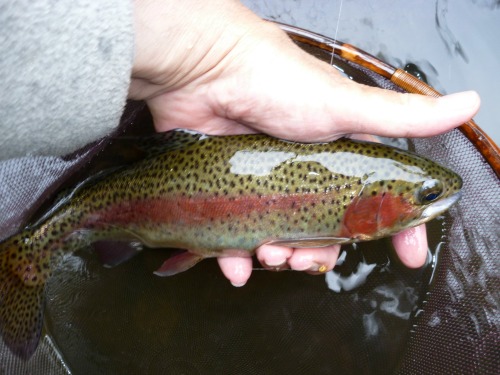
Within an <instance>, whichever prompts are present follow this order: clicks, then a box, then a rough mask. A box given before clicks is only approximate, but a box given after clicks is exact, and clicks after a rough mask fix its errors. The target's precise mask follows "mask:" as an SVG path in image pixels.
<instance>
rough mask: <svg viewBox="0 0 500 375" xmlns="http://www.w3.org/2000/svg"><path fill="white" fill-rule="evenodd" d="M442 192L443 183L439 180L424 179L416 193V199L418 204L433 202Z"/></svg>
mask: <svg viewBox="0 0 500 375" xmlns="http://www.w3.org/2000/svg"><path fill="white" fill-rule="evenodd" d="M441 194H443V184H442V183H441V181H439V180H427V181H425V182H424V183H423V184H422V186H421V187H420V189H419V190H418V193H417V200H418V202H419V203H420V204H427V203H431V202H434V201H435V200H436V199H438V198H439V197H440V196H441Z"/></svg>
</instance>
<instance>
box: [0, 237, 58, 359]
mask: <svg viewBox="0 0 500 375" xmlns="http://www.w3.org/2000/svg"><path fill="white" fill-rule="evenodd" d="M32 239H33V233H31V232H29V231H24V232H22V233H21V234H19V235H16V236H13V237H10V238H8V239H6V240H5V241H3V242H1V243H0V333H1V335H2V338H3V340H4V342H5V344H6V345H7V346H8V347H9V348H10V349H11V350H12V352H13V353H15V354H16V355H18V356H19V357H21V358H24V359H28V358H30V357H31V355H32V354H33V353H34V352H35V350H36V348H37V346H38V343H39V341H40V337H41V333H42V327H43V308H44V300H45V297H44V289H45V283H46V281H47V279H48V278H49V277H50V273H51V268H50V265H51V262H50V258H51V254H50V252H49V251H48V250H47V246H44V244H43V241H33V240H32ZM40 242H42V244H41V243H40Z"/></svg>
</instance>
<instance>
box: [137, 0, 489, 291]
mask: <svg viewBox="0 0 500 375" xmlns="http://www.w3.org/2000/svg"><path fill="white" fill-rule="evenodd" d="M130 97H131V98H134V99H144V100H146V102H147V104H148V106H149V108H150V110H151V113H152V115H153V118H154V121H155V126H156V128H157V130H158V131H167V130H170V129H174V128H189V129H193V130H198V131H201V132H204V133H208V134H236V133H252V132H262V133H267V134H269V135H272V136H275V137H278V138H284V139H289V140H296V141H303V142H313V141H317V142H319V141H331V140H334V139H336V138H339V137H341V136H346V135H348V136H349V135H354V136H355V135H357V134H376V135H381V136H389V137H425V136H432V135H437V134H440V133H444V132H446V131H448V130H450V129H452V128H454V127H456V126H458V125H460V124H462V123H464V122H466V121H467V120H469V119H470V118H471V117H472V116H473V115H474V114H475V113H476V112H477V110H478V109H479V103H480V100H479V97H478V95H477V94H476V93H475V92H466V93H460V94H454V95H449V96H444V97H442V98H438V99H436V98H430V97H425V96H420V95H413V94H397V93H394V92H391V91H387V90H382V89H377V88H372V87H367V86H363V85H360V84H357V83H354V82H352V81H350V80H348V79H346V78H344V77H343V76H341V75H340V74H339V73H338V72H337V71H336V70H335V69H333V68H332V67H331V66H329V65H328V64H326V63H323V62H321V61H319V60H317V59H316V58H313V57H312V56H310V55H308V54H307V53H305V52H303V51H302V50H300V49H299V48H298V47H296V46H295V45H294V44H293V43H292V42H291V41H290V40H289V39H288V37H287V36H286V35H285V34H284V33H283V32H282V31H281V30H280V29H279V28H277V27H276V26H275V25H273V24H271V23H268V22H266V21H263V20H261V19H260V18H258V17H257V16H256V15H254V14H253V13H251V12H250V11H249V10H247V9H246V8H244V7H243V6H242V5H241V4H239V3H238V2H236V1H232V0H213V1H209V2H207V1H203V0H187V1H185V2H182V5H181V3H178V2H175V4H174V2H173V1H161V0H150V1H144V0H142V1H141V0H137V1H136V58H135V62H134V69H133V76H132V83H131V87H130ZM393 243H394V246H395V249H396V252H397V254H398V256H399V257H400V259H401V261H402V262H403V263H404V264H405V265H407V266H408V267H413V268H415V267H420V266H422V265H423V264H424V263H425V260H426V257H427V238H426V232H425V226H423V225H422V226H419V227H416V228H412V229H409V230H406V231H404V232H402V233H400V234H398V235H396V236H394V237H393ZM339 248H340V247H339V246H331V247H327V248H315V249H292V248H286V247H279V246H273V245H264V246H261V247H260V248H259V249H258V250H257V258H258V259H259V261H260V262H261V263H262V264H263V265H264V266H265V267H267V268H270V269H285V268H291V269H294V270H302V271H308V272H311V273H316V272H318V271H320V267H321V271H322V272H325V271H328V270H331V269H332V268H333V267H334V266H335V263H336V260H337V257H338V253H339ZM219 264H220V267H221V269H222V271H223V272H224V274H225V275H226V277H227V278H228V279H229V280H230V281H231V282H232V283H233V285H237V286H241V285H244V284H245V283H246V281H247V280H248V278H249V277H250V274H251V271H252V261H251V259H250V258H229V257H228V258H219Z"/></svg>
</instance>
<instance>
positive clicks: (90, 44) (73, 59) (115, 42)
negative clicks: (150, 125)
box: [0, 0, 134, 159]
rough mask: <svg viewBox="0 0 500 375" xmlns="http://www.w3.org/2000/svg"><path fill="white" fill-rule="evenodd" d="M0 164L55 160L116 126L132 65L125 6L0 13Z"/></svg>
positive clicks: (81, 0) (44, 0) (117, 2)
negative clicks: (25, 158) (40, 157)
mask: <svg viewBox="0 0 500 375" xmlns="http://www.w3.org/2000/svg"><path fill="white" fill-rule="evenodd" d="M0 24H1V25H2V31H1V34H2V35H1V39H2V40H1V43H0V50H1V54H2V58H1V59H0V82H2V88H1V89H0V95H1V98H0V131H1V133H2V136H1V137H0V159H5V158H11V157H16V156H23V155H27V154H36V155H60V154H64V153H68V152H71V151H74V150H75V149H77V148H79V147H81V146H83V145H85V144H86V143H88V142H90V141H93V140H95V139H97V138H99V137H100V136H103V135H105V134H106V133H109V132H110V131H111V130H112V129H113V128H114V127H116V125H117V124H118V121H119V118H120V115H121V112H122V110H123V106H124V104H125V100H126V97H127V91H128V86H129V82H130V72H131V68H132V62H133V42H134V35H133V26H132V3H129V2H127V1H123V0H110V1H106V2H101V1H92V0H76V1H75V0H71V1H59V2H54V1H50V0H41V1H37V2H32V1H28V0H15V1H7V2H6V3H5V2H4V4H3V5H2V7H1V11H0Z"/></svg>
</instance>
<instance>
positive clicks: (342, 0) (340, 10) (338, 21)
mask: <svg viewBox="0 0 500 375" xmlns="http://www.w3.org/2000/svg"><path fill="white" fill-rule="evenodd" d="M342 4H344V0H340V6H339V15H338V17H337V27H336V28H335V36H334V37H333V39H334V40H337V35H338V33H339V25H340V16H341V14H342ZM332 47H333V46H332ZM333 55H334V53H333V51H332V58H331V60H330V65H333Z"/></svg>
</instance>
